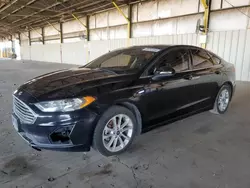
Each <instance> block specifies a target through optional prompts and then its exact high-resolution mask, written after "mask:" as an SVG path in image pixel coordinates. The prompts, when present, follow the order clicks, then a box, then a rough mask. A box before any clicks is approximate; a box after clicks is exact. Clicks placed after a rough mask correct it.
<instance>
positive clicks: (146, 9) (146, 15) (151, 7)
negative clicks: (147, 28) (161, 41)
mask: <svg viewBox="0 0 250 188" xmlns="http://www.w3.org/2000/svg"><path fill="white" fill-rule="evenodd" d="M157 18H158V15H157V1H149V2H142V3H141V4H138V21H146V20H153V19H157Z"/></svg>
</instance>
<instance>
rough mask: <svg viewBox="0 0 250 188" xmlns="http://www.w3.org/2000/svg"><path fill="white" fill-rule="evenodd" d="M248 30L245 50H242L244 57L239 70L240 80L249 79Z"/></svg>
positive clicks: (249, 31) (249, 32) (249, 46)
mask: <svg viewBox="0 0 250 188" xmlns="http://www.w3.org/2000/svg"><path fill="white" fill-rule="evenodd" d="M249 51H250V30H247V35H246V39H245V50H244V59H243V65H242V70H241V78H240V80H242V81H250V53H249Z"/></svg>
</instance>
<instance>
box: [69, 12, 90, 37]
mask: <svg viewBox="0 0 250 188" xmlns="http://www.w3.org/2000/svg"><path fill="white" fill-rule="evenodd" d="M72 16H73V18H75V20H77V21H78V22H79V23H80V24H81V25H82V26H83V27H84V28H85V29H86V36H87V40H88V39H89V37H88V36H89V25H88V24H89V23H88V22H89V19H88V17H87V24H86V25H85V24H84V23H83V22H82V21H81V20H80V19H79V18H78V17H77V16H76V15H74V14H72ZM88 41H89V40H88Z"/></svg>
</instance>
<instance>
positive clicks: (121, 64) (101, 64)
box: [84, 47, 161, 73]
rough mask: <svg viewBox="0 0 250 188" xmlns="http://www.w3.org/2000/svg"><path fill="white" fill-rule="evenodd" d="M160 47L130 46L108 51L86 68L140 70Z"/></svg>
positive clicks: (115, 70) (116, 70)
mask: <svg viewBox="0 0 250 188" xmlns="http://www.w3.org/2000/svg"><path fill="white" fill-rule="evenodd" d="M160 50H161V49H158V48H146V47H145V48H143V47H142V48H130V49H122V50H117V51H113V52H110V53H107V54H105V55H103V56H101V57H99V58H97V59H95V60H93V61H92V62H90V63H89V64H87V65H86V66H84V67H86V68H91V69H95V68H100V69H107V70H112V71H114V72H116V73H118V72H119V71H129V70H131V71H139V70H141V69H142V68H144V66H145V65H147V64H148V63H149V61H150V60H151V59H152V58H153V57H154V56H155V55H156V54H157V53H158V52H159V51H160Z"/></svg>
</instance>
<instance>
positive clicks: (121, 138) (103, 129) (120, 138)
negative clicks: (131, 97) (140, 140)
mask: <svg viewBox="0 0 250 188" xmlns="http://www.w3.org/2000/svg"><path fill="white" fill-rule="evenodd" d="M136 122H137V121H136V118H135V115H134V114H133V113H132V112H131V111H130V110H129V109H127V108H125V107H122V106H112V107H110V108H109V109H108V110H107V111H106V112H104V114H103V115H102V116H101V118H100V119H99V121H98V123H97V125H96V128H95V131H94V134H93V144H92V146H93V148H94V149H95V150H97V151H98V152H100V153H101V154H102V155H104V156H112V155H119V154H121V153H123V152H124V151H125V150H127V149H128V147H129V146H130V145H131V144H132V142H133V140H134V137H135V135H136V132H137V125H136ZM126 123H127V124H126ZM125 124H126V126H124V125H125ZM119 125H120V126H119ZM122 126H124V127H123V128H122ZM125 130H126V131H125ZM123 131H124V132H123Z"/></svg>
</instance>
